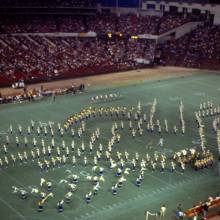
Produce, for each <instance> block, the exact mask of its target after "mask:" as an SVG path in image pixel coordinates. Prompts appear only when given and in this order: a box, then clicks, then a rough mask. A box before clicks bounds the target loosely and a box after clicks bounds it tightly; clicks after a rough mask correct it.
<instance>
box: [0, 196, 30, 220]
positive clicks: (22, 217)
mask: <svg viewBox="0 0 220 220" xmlns="http://www.w3.org/2000/svg"><path fill="white" fill-rule="evenodd" d="M0 201H1V202H2V203H3V204H4V205H5V206H7V207H8V208H10V209H11V210H12V211H13V212H14V213H15V214H17V215H18V216H19V217H20V218H21V219H25V220H28V219H27V218H26V217H25V216H24V215H22V214H21V213H20V212H19V211H18V210H17V209H15V208H14V207H13V206H12V205H10V204H9V203H8V202H6V201H5V200H4V199H2V198H1V197H0Z"/></svg>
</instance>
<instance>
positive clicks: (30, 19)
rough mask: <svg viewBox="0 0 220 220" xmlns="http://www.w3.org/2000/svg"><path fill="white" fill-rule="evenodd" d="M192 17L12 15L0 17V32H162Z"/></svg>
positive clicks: (130, 33)
mask: <svg viewBox="0 0 220 220" xmlns="http://www.w3.org/2000/svg"><path fill="white" fill-rule="evenodd" d="M193 20H194V17H192V16H190V15H189V16H188V17H186V18H185V17H184V16H183V15H182V14H181V15H179V14H175V15H167V14H166V15H164V16H162V17H158V16H147V15H146V16H138V15H136V14H128V15H120V16H119V17H118V16H116V14H105V13H102V14H96V15H90V16H76V15H75V16H71V15H69V16H64V15H41V16H24V15H23V16H14V17H10V16H7V17H2V18H1V19H0V33H30V32H31V33H35V32H40V33H45V32H88V31H93V32H96V33H98V34H100V33H107V32H114V33H115V32H120V33H122V34H129V35H137V34H162V33H164V32H166V31H169V30H171V29H173V28H175V27H178V26H180V25H182V24H184V23H186V22H189V21H193Z"/></svg>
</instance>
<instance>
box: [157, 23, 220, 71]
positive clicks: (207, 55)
mask: <svg viewBox="0 0 220 220" xmlns="http://www.w3.org/2000/svg"><path fill="white" fill-rule="evenodd" d="M159 47H162V54H163V55H162V56H163V60H164V61H165V63H166V64H167V65H180V66H186V67H195V68H206V69H219V68H220V26H216V25H212V24H204V25H201V26H200V27H198V28H197V29H196V30H194V31H193V32H191V33H190V34H187V35H185V36H183V37H182V38H180V39H178V40H175V39H171V40H170V41H168V42H167V43H166V44H164V45H160V46H159Z"/></svg>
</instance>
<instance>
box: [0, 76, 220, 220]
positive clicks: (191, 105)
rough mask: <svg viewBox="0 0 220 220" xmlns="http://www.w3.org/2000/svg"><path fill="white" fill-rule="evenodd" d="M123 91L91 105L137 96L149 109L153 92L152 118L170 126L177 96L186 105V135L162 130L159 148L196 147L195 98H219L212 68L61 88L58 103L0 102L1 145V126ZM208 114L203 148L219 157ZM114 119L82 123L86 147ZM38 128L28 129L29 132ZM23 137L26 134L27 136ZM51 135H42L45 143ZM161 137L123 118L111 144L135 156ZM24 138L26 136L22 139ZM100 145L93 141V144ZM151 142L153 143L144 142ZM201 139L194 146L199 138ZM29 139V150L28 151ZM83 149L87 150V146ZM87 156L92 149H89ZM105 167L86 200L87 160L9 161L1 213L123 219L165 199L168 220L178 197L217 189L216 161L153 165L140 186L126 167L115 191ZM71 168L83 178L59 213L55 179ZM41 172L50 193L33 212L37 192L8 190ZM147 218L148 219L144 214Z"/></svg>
mask: <svg viewBox="0 0 220 220" xmlns="http://www.w3.org/2000/svg"><path fill="white" fill-rule="evenodd" d="M116 91H117V92H120V93H121V94H122V95H123V98H122V99H120V100H117V101H114V102H108V103H102V104H96V105H95V106H99V107H100V106H110V105H112V106H137V103H138V101H141V103H142V106H143V110H144V111H145V112H146V113H147V116H148V115H149V110H150V107H151V104H152V102H153V99H154V98H157V101H158V104H157V110H156V118H157V119H160V121H161V122H162V121H164V119H167V120H168V125H169V127H170V128H171V127H173V126H174V125H178V124H179V109H178V108H179V100H180V99H182V101H183V104H184V118H185V120H186V134H185V135H184V136H183V135H181V134H180V133H179V134H178V135H177V136H175V135H174V134H171V133H169V134H163V135H164V139H165V143H164V145H165V146H164V148H165V149H164V152H166V153H167V154H170V153H171V152H174V151H177V150H179V149H183V148H188V147H192V146H194V145H193V144H192V141H195V140H198V138H199V136H198V129H197V126H196V123H195V119H194V112H195V111H196V110H198V108H199V104H200V103H201V102H205V101H213V102H214V104H215V105H219V104H220V99H219V95H220V78H219V76H217V75H214V74H211V73H208V72H207V74H201V75H197V76H189V77H185V78H172V79H167V80H163V81H150V82H148V81H146V82H145V81H144V82H142V83H140V84H134V85H121V86H112V87H108V88H104V87H92V88H90V89H89V90H87V91H86V92H85V93H83V94H79V95H75V96H72V95H65V96H60V97H57V100H56V102H52V100H51V99H50V98H48V99H45V100H42V101H36V102H32V103H20V104H8V105H1V106H0V132H1V133H2V134H1V135H0V143H1V146H2V145H3V143H4V141H5V134H4V133H5V132H6V133H7V130H8V128H9V125H10V124H12V125H13V127H14V130H15V127H16V128H17V125H18V124H21V125H22V126H23V129H24V128H26V126H27V125H28V124H30V120H31V119H32V120H34V121H36V122H38V121H41V122H45V123H47V122H48V121H53V122H54V123H55V124H57V122H61V123H62V122H64V121H65V119H66V118H67V117H68V116H69V115H71V114H72V113H76V112H78V111H80V110H81V109H83V108H86V107H88V106H90V105H92V104H91V102H90V98H91V97H92V96H94V95H97V94H104V93H108V92H116ZM214 118H215V116H213V117H209V118H208V119H206V120H205V125H206V127H205V131H206V139H207V147H208V148H210V150H211V151H212V152H213V153H214V155H215V156H216V157H217V153H218V151H217V144H216V135H215V134H214V133H213V132H212V130H211V123H212V120H213V119H214ZM115 121H117V119H116V118H110V117H109V118H102V119H97V120H94V119H91V120H90V121H87V122H86V135H84V136H83V138H82V139H83V140H84V142H85V143H86V147H87V148H88V140H89V136H90V135H91V133H92V132H94V130H95V129H96V128H97V127H99V128H100V131H101V138H100V140H99V142H101V143H102V144H103V147H104V149H105V147H106V144H107V140H108V139H109V138H110V132H111V125H112V123H113V122H115ZM33 135H34V136H35V135H36V133H35V134H31V136H30V137H28V138H29V142H30V140H31V138H32V137H33ZM26 136H27V135H26ZM9 137H10V139H11V142H10V146H9V147H8V150H9V153H11V152H14V153H16V152H17V151H18V149H17V148H16V147H15V141H14V137H15V134H14V135H12V136H11V135H9ZM42 138H45V137H44V135H42V136H40V137H39V138H38V137H37V140H38V143H40V140H41V139H42ZM64 139H65V141H66V144H70V142H71V135H70V134H69V133H68V134H65V136H64ZM49 140H50V138H49V137H47V138H46V139H45V141H46V142H48V141H49ZM55 140H56V143H61V139H60V137H59V136H58V135H56V137H55ZM158 140H159V135H158V134H157V132H154V133H153V134H149V133H147V132H146V130H145V132H144V135H143V136H142V137H138V138H136V139H132V138H131V136H130V134H128V123H127V122H125V129H124V131H123V132H122V137H121V142H120V143H119V144H116V145H115V146H116V150H115V151H117V150H119V151H122V152H123V151H125V150H127V151H128V152H130V153H131V154H134V153H135V152H139V153H140V155H141V156H142V155H144V154H146V152H149V153H150V154H153V152H154V151H159V150H160V149H158V147H157V146H156V145H157V143H158ZM22 141H23V140H22ZM75 142H76V145H77V146H80V144H81V140H79V139H78V138H77V137H76V138H75ZM97 145H98V144H96V146H97ZM147 145H149V146H152V148H151V149H149V148H146V146H147ZM197 146H198V145H197ZM30 149H31V146H29V147H28V149H26V151H27V152H30ZM23 150H24V147H23V146H22V147H20V148H19V151H23ZM86 154H87V153H86ZM0 157H1V158H3V157H4V153H3V151H2V150H1V151H0ZM88 157H89V158H91V156H88ZM101 164H102V166H104V167H105V171H106V172H105V180H106V181H105V182H104V183H103V184H102V187H101V189H100V191H99V193H98V195H97V196H95V197H93V198H92V202H91V203H90V204H89V205H87V204H86V203H85V202H84V200H83V198H84V195H85V194H86V193H87V192H89V191H90V190H91V188H92V185H91V183H89V182H88V181H87V180H86V178H85V176H83V175H81V174H80V172H82V171H84V172H87V173H89V174H91V173H92V172H91V167H92V166H91V165H88V166H87V167H84V166H83V165H82V162H81V163H79V165H78V166H76V167H72V166H71V164H67V165H66V167H61V168H57V169H55V170H50V171H49V172H40V171H39V168H38V166H37V163H36V162H34V163H33V162H31V161H30V162H28V163H27V164H23V165H19V164H17V165H16V166H15V167H11V166H10V167H8V168H6V169H3V170H0V213H1V217H0V219H1V220H17V219H23V220H25V219H26V220H27V219H28V220H29V219H30V220H32V219H33V220H34V219H36V220H38V219H41V220H46V219H48V220H55V219H56V220H58V219H59V220H60V219H64V220H70V219H71V220H85V219H87V220H113V219H120V220H125V219H126V220H127V219H132V220H134V219H138V220H139V219H145V217H144V211H146V210H149V211H151V212H156V211H158V210H159V209H160V206H161V205H162V204H165V205H166V206H167V215H166V217H165V218H164V219H165V220H172V219H175V214H174V211H175V209H176V207H177V205H178V204H179V203H182V205H183V207H184V209H187V208H189V207H191V206H192V205H193V204H195V203H197V202H198V201H200V200H205V199H206V198H207V197H208V196H209V195H214V196H215V195H216V193H217V192H219V180H220V178H219V177H218V176H217V166H216V164H215V166H214V167H213V168H212V169H209V170H201V171H198V172H195V171H194V170H193V169H192V168H190V167H187V169H186V172H185V173H184V174H181V173H180V172H179V170H178V172H175V173H170V172H168V171H166V172H164V173H161V172H160V171H159V170H157V171H155V172H151V171H149V170H148V171H146V174H145V179H144V181H143V183H142V185H141V187H140V188H137V187H136V186H135V185H134V181H135V179H136V177H137V175H138V172H131V174H130V175H128V176H127V182H126V183H125V185H124V186H123V187H122V188H121V189H119V191H118V194H117V195H116V196H113V195H112V194H111V192H110V188H111V186H112V185H113V184H114V183H115V182H116V177H115V175H114V173H115V172H112V171H111V170H109V169H108V168H107V163H106V162H101ZM66 169H69V170H71V171H72V172H73V173H76V174H79V175H80V183H79V186H78V190H77V191H76V192H75V193H74V195H73V197H72V200H71V203H70V204H68V205H67V204H65V206H64V212H63V213H61V214H58V213H57V210H56V203H57V202H58V201H59V200H60V199H62V198H63V196H64V195H65V193H66V192H67V189H66V186H65V185H61V184H59V181H60V179H64V178H65V177H66V175H67V174H66V173H65V170H66ZM42 177H43V178H45V179H47V180H50V181H52V182H53V186H54V197H53V198H49V199H48V201H47V202H46V203H45V207H44V212H43V213H38V212H37V198H36V197H34V196H33V195H29V196H28V198H27V199H26V200H21V199H20V198H18V196H17V195H15V194H12V186H13V185H14V186H17V187H23V188H26V189H28V187H29V186H33V185H35V186H39V182H40V178H42ZM149 220H150V219H149Z"/></svg>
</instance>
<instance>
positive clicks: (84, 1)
mask: <svg viewBox="0 0 220 220" xmlns="http://www.w3.org/2000/svg"><path fill="white" fill-rule="evenodd" d="M96 5H97V1H96V0H66V1H63V0H34V1H30V0H1V1H0V7H50V8H51V7H80V8H82V7H96Z"/></svg>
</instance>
